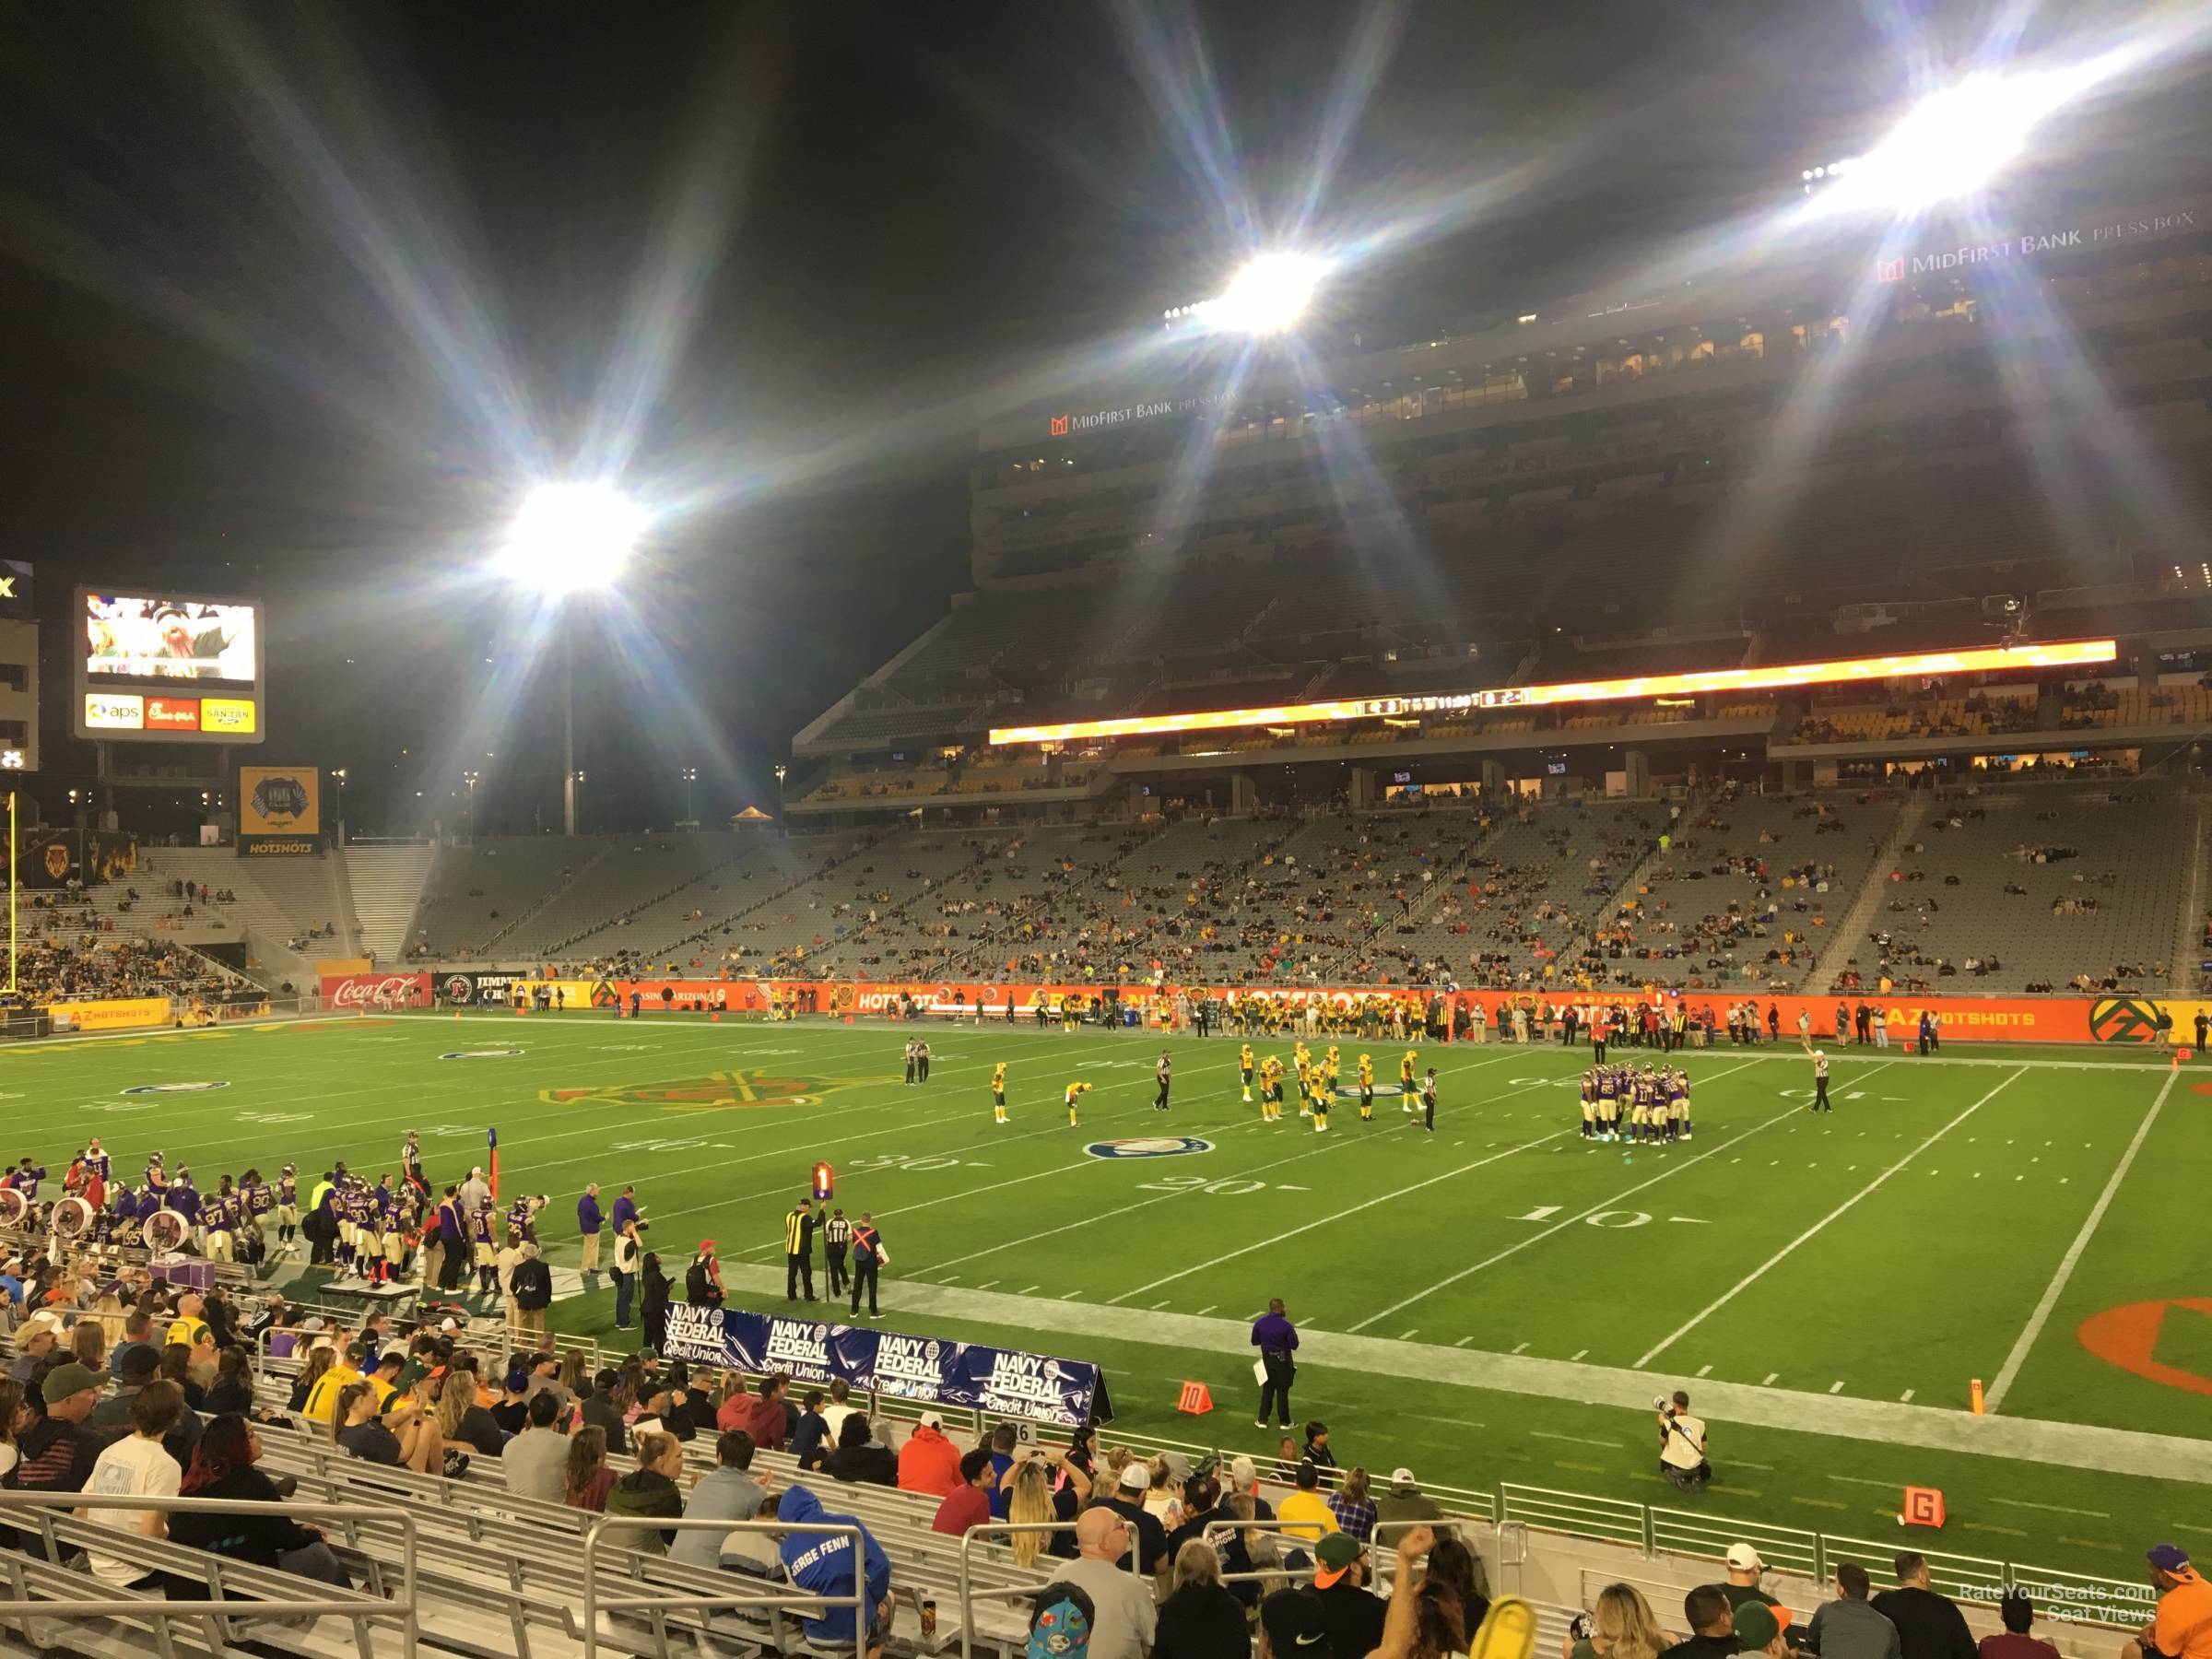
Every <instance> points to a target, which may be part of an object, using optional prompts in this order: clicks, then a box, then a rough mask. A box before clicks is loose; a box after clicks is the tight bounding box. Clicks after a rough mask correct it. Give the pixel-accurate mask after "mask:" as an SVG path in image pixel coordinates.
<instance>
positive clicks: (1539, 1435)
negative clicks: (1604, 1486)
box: [1528, 1429, 1620, 1448]
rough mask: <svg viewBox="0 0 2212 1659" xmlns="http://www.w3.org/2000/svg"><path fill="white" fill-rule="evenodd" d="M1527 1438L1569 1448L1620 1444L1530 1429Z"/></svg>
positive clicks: (1576, 1435) (1582, 1436) (1616, 1445)
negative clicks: (1561, 1443) (1556, 1442)
mask: <svg viewBox="0 0 2212 1659" xmlns="http://www.w3.org/2000/svg"><path fill="white" fill-rule="evenodd" d="M1528 1437H1529V1439H1531V1440H1548V1441H1566V1442H1567V1443H1568V1444H1569V1445H1571V1446H1609V1447H1615V1448H1618V1446H1619V1444H1620V1442H1619V1441H1602V1440H1591V1439H1589V1438H1588V1437H1586V1436H1584V1435H1580V1434H1552V1433H1549V1432H1547V1430H1542V1429H1531V1430H1529V1431H1528Z"/></svg>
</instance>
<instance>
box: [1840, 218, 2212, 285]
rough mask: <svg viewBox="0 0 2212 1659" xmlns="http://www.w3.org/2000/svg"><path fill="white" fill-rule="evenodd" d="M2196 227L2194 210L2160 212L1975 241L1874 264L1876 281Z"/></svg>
mask: <svg viewBox="0 0 2212 1659" xmlns="http://www.w3.org/2000/svg"><path fill="white" fill-rule="evenodd" d="M2195 228H2196V215H2195V213H2194V211H2184V212H2181V213H2161V214H2158V215H2155V216H2153V217H2152V218H2140V219H2126V220H2124V221H2122V222H2121V223H2118V224H2113V225H2092V226H2088V227H2086V228H2082V229H2072V230H2050V231H2045V232H2042V233H2041V234H2037V235H2029V236H2008V237H2006V238H2005V239H2004V240H2003V241H1986V242H1974V243H1971V245H1969V246H1967V247H1963V248H1947V249H1946V250H1944V252H1942V253H1912V254H1908V255H1906V256H1904V257H1902V258H1899V259H1879V260H1877V261H1876V262H1875V265H1874V279H1875V280H1876V281H1877V282H1902V281H1903V280H1904V279H1905V278H1906V277H1926V276H1931V275H1933V274H1935V272H1938V271H1959V270H1964V269H1965V268H1966V267H1967V266H1969V265H1988V264H1990V263H1992V262H1993V261H1995V260H1999V259H2019V258H2023V257H2025V256H2027V255H2029V254H2031V253H2056V252H2057V251H2058V250H2060V249H2062V248H2088V247H2095V246H2100V245H2102V244H2104V243H2106V242H2116V241H2127V240H2128V239H2129V238H2131V237H2136V236H2161V235H2164V234H2165V233H2166V232H2168V231H2170V230H2193V229H2195Z"/></svg>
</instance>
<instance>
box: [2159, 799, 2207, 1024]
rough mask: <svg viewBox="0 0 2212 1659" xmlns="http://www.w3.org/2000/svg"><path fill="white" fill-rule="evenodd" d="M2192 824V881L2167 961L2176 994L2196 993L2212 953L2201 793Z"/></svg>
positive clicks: (2194, 805) (2193, 806) (2170, 986)
mask: <svg viewBox="0 0 2212 1659" xmlns="http://www.w3.org/2000/svg"><path fill="white" fill-rule="evenodd" d="M2190 818H2191V822H2190V827H2189V883H2188V888H2187V891H2186V893H2185V894H2184V896H2183V902H2182V910H2181V914H2180V915H2178V916H2176V917H2175V918H2174V921H2173V947H2172V954H2171V955H2170V956H2168V957H2167V961H2168V962H2170V963H2171V964H2172V970H2171V972H2170V973H2169V974H2168V975H2167V979H2166V988H2167V989H2168V990H2169V991H2171V992H2172V993H2173V994H2175V995H2176V996H2194V995H2195V994H2197V989H2198V987H2199V986H2200V985H2201V984H2202V983H2203V982H2204V973H2203V971H2202V969H2201V967H2200V964H2201V963H2202V962H2203V961H2204V960H2205V959H2206V956H2208V955H2212V952H2207V951H2206V949H2205V947H2204V943H2203V939H2204V919H2205V892H2206V885H2205V857H2206V851H2207V850H2206V846H2205V800H2204V797H2203V796H2201V795H2200V796H2198V797H2197V798H2196V799H2195V800H2194V802H2193V803H2191V813H2190Z"/></svg>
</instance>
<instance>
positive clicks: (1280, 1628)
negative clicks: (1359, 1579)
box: [1260, 1584, 1336, 1659]
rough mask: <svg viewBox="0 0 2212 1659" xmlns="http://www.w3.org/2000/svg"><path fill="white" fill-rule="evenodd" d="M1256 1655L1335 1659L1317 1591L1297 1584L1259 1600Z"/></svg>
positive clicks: (1277, 1658)
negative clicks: (1258, 1643)
mask: <svg viewBox="0 0 2212 1659" xmlns="http://www.w3.org/2000/svg"><path fill="white" fill-rule="evenodd" d="M1260 1659H1336V1650H1335V1647H1334V1646H1333V1645H1331V1643H1330V1641H1329V1627H1328V1621H1327V1620H1326V1619H1325V1618H1324V1617H1323V1615H1322V1608H1321V1598H1320V1597H1319V1596H1318V1595H1316V1594H1313V1592H1312V1591H1311V1590H1309V1589H1307V1588H1306V1587H1305V1586H1304V1585H1302V1584H1300V1585H1296V1586H1294V1587H1292V1588H1290V1589H1288V1590H1277V1592H1276V1593H1275V1594H1272V1595H1270V1596H1269V1597H1268V1598H1267V1599H1266V1600H1265V1601H1264V1602H1262V1603H1261V1604H1260Z"/></svg>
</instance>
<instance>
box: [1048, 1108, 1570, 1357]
mask: <svg viewBox="0 0 2212 1659" xmlns="http://www.w3.org/2000/svg"><path fill="white" fill-rule="evenodd" d="M1573 1133H1574V1131H1572V1130H1571V1129H1556V1130H1554V1131H1553V1132H1552V1133H1551V1134H1549V1135H1538V1136H1536V1138H1535V1140H1529V1141H1521V1142H1519V1143H1517V1144H1515V1145H1513V1146H1511V1147H1507V1148H1506V1149H1505V1150H1504V1151H1502V1152H1493V1153H1491V1154H1490V1155H1489V1156H1488V1158H1478V1159H1475V1161H1474V1162H1472V1163H1464V1164H1461V1165H1459V1166H1458V1167H1457V1168H1455V1169H1450V1170H1446V1171H1444V1172H1443V1173H1442V1174H1441V1175H1431V1176H1430V1177H1429V1179H1428V1180H1426V1181H1417V1182H1414V1183H1413V1184H1412V1185H1411V1186H1407V1187H1400V1188H1398V1189H1397V1190H1396V1191H1395V1192H1390V1193H1383V1194H1380V1195H1379V1196H1376V1197H1373V1198H1370V1199H1369V1200H1368V1201H1367V1202H1366V1203H1364V1204H1355V1205H1353V1206H1350V1207H1349V1208H1347V1209H1340V1210H1337V1211H1336V1212H1335V1214H1333V1215H1327V1216H1323V1217H1321V1218H1319V1219H1318V1220H1313V1221H1308V1222H1306V1223H1305V1224H1304V1225H1303V1226H1300V1227H1293V1228H1291V1229H1290V1230H1288V1231H1287V1232H1279V1233H1277V1234H1276V1235H1275V1236H1274V1237H1273V1238H1269V1239H1261V1240H1259V1241H1257V1242H1255V1243H1252V1244H1246V1245H1244V1246H1243V1247H1242V1248H1241V1249H1238V1250H1231V1251H1229V1252H1227V1253H1224V1254H1221V1255H1218V1256H1214V1257H1212V1258H1211V1259H1210V1260H1207V1261H1204V1262H1199V1263H1197V1264H1195V1265H1192V1266H1189V1267H1183V1268H1180V1269H1178V1270H1177V1271H1175V1272H1173V1273H1171V1274H1169V1275H1168V1276H1167V1277H1164V1278H1156V1279H1154V1280H1153V1281H1152V1282H1151V1283H1150V1284H1148V1285H1139V1286H1137V1288H1135V1289H1134V1290H1124V1291H1123V1292H1122V1293H1121V1294H1120V1295H1119V1296H1116V1297H1112V1298H1110V1299H1109V1303H1110V1304H1111V1303H1112V1302H1123V1301H1127V1300H1129V1299H1130V1298H1131V1297H1133V1296H1142V1295H1144V1294H1145V1292H1146V1291H1147V1290H1157V1289H1159V1288H1160V1287H1161V1286H1162V1285H1171V1284H1173V1283H1174V1282H1175V1281H1176V1280H1177V1279H1180V1278H1188V1277H1190V1276H1191V1275H1192V1274H1194V1273H1203V1272H1205V1271H1206V1270H1207V1269H1208V1268H1212V1267H1218V1266H1219V1265H1221V1264H1222V1263H1223V1262H1233V1261H1235V1260H1236V1259H1237V1257H1239V1256H1245V1255H1250V1254H1252V1253H1253V1251H1255V1250H1267V1249H1270V1248H1272V1247H1273V1246H1275V1245H1277V1244H1281V1243H1284V1242H1286V1241H1288V1240H1291V1239H1295V1238H1297V1237H1299V1236H1300V1234H1302V1233H1310V1232H1312V1230H1314V1229H1315V1228H1317V1227H1327V1226H1330V1225H1331V1224H1333V1223H1335V1222H1337V1221H1342V1220H1343V1219H1345V1218H1347V1216H1357V1215H1359V1213H1360V1212H1362V1211H1363V1210H1371V1209H1373V1208H1374V1207H1375V1206H1377V1205H1378V1204H1391V1203H1394V1202H1395V1201H1396V1200H1398V1199H1400V1198H1403V1197H1405V1196H1406V1194H1408V1193H1418V1192H1419V1191H1420V1190H1421V1189H1422V1188H1423V1187H1430V1186H1434V1185H1435V1184H1436V1183H1437V1182H1440V1181H1451V1180H1453V1179H1454V1178H1455V1177H1457V1176H1461V1175H1465V1173H1466V1172H1467V1171H1470V1170H1479V1169H1481V1168H1482V1167H1483V1166H1484V1165H1485V1164H1494V1163H1496V1162H1497V1161H1498V1160H1499V1159H1504V1158H1511V1157H1512V1155H1513V1154H1514V1153H1516V1152H1524V1151H1526V1150H1527V1149H1528V1148H1530V1147H1540V1146H1542V1145H1543V1144H1544V1143H1545V1142H1546V1141H1555V1140H1558V1139H1559V1137H1560V1136H1561V1135H1571V1134H1573ZM1262 1167H1263V1168H1264V1167H1265V1166H1262ZM1173 1195H1174V1194H1170V1196H1173ZM1108 1213H1109V1214H1111V1213H1112V1212H1111V1211H1109V1212H1108ZM1093 1219H1095V1218H1093ZM1076 1225H1077V1226H1084V1225H1088V1223H1086V1222H1077V1223H1076ZM1015 1242H1019V1243H1027V1242H1029V1241H1028V1240H1026V1239H1025V1240H1018V1241H1015ZM1445 1282H1446V1283H1450V1281H1449V1280H1446V1281H1445ZM1383 1312H1386V1313H1394V1312H1397V1310H1396V1309H1394V1308H1386V1309H1384V1310H1383ZM1258 1317H1259V1315H1258V1314H1256V1313H1255V1314H1253V1318H1254V1319H1257V1318H1258ZM1381 1317H1382V1314H1377V1315H1376V1316H1375V1318H1377V1319H1379V1318H1381ZM1373 1323H1374V1321H1373V1320H1365V1321H1362V1322H1361V1324H1357V1325H1354V1326H1353V1327H1352V1329H1353V1330H1355V1331H1358V1330H1360V1329H1362V1328H1363V1327H1364V1326H1365V1325H1367V1324H1373Z"/></svg>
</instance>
